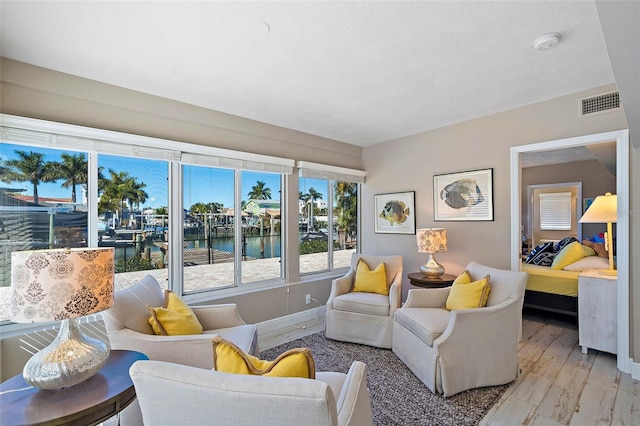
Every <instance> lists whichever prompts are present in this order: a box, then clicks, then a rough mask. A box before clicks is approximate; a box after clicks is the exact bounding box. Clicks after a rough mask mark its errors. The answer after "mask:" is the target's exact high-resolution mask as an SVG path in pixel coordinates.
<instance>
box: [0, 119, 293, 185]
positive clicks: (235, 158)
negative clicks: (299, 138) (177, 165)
mask: <svg viewBox="0 0 640 426" xmlns="http://www.w3.org/2000/svg"><path fill="white" fill-rule="evenodd" d="M0 118H1V123H2V126H0V138H2V139H3V140H6V141H8V142H13V143H20V144H23V145H36V146H43V147H47V146H48V147H50V148H57V149H67V150H70V151H82V152H97V153H100V154H113V155H125V156H129V157H137V158H148V159H155V160H166V161H182V162H183V163H188V164H194V165H198V164H201V165H206V166H214V167H224V168H230V169H241V170H252V171H260V172H272V173H284V174H291V173H293V167H294V165H295V161H294V160H291V159H288V158H280V157H273V156H269V155H262V154H253V153H250V152H243V151H233V150H230V149H223V148H215V147H208V146H202V145H194V144H189V143H185V142H176V141H171V140H167V139H159V138H152V137H148V136H139V135H133V134H129V133H120V132H114V131H110V130H102V129H93V128H91V127H83V126H75V125H71V124H64V123H54V122H49V121H44V120H35V119H30V118H24V117H17V116H10V115H4V114H1V115H0Z"/></svg>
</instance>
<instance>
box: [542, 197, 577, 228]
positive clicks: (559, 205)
mask: <svg viewBox="0 0 640 426" xmlns="http://www.w3.org/2000/svg"><path fill="white" fill-rule="evenodd" d="M540 229H542V230H544V231H556V230H557V231H560V230H570V229H571V192H553V193H544V194H540Z"/></svg>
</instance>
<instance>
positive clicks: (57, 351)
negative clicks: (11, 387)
mask: <svg viewBox="0 0 640 426" xmlns="http://www.w3.org/2000/svg"><path fill="white" fill-rule="evenodd" d="M110 349H111V348H110V347H109V345H108V344H107V343H106V342H103V341H102V340H98V339H93V338H91V337H87V336H85V335H84V334H82V332H81V331H80V327H79V326H78V323H77V321H76V319H75V318H72V319H66V320H63V321H62V323H61V324H60V331H59V332H58V335H57V336H56V338H55V339H54V340H53V342H51V344H50V345H49V346H47V347H46V348H44V349H42V350H41V351H40V352H38V353H36V354H35V355H34V356H33V357H31V359H30V360H29V361H28V362H27V364H26V365H25V366H24V370H23V371H22V375H23V377H24V381H25V382H27V383H28V384H30V385H31V386H34V387H36V388H40V389H61V388H67V387H70V386H73V385H77V384H78V383H81V382H83V381H85V380H87V379H88V378H90V377H91V376H93V375H94V374H96V373H97V372H98V371H100V369H101V368H102V366H103V365H104V364H105V363H106V362H107V358H109V351H110Z"/></svg>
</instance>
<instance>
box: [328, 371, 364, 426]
mask: <svg viewBox="0 0 640 426" xmlns="http://www.w3.org/2000/svg"><path fill="white" fill-rule="evenodd" d="M336 401H337V410H338V424H340V425H365V424H373V414H372V412H371V396H370V395H369V389H367V373H366V364H365V363H364V362H361V361H354V362H353V363H352V364H351V367H350V368H349V371H348V372H347V377H346V378H345V381H344V384H343V385H342V389H341V391H340V395H336Z"/></svg>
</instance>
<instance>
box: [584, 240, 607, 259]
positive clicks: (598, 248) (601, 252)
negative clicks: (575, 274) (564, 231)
mask: <svg viewBox="0 0 640 426" xmlns="http://www.w3.org/2000/svg"><path fill="white" fill-rule="evenodd" d="M582 244H584V245H585V246H589V247H591V248H592V249H593V250H594V251H595V252H596V255H597V256H600V257H609V252H608V251H607V250H605V249H604V244H602V243H594V242H593V241H589V240H583V241H582Z"/></svg>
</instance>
